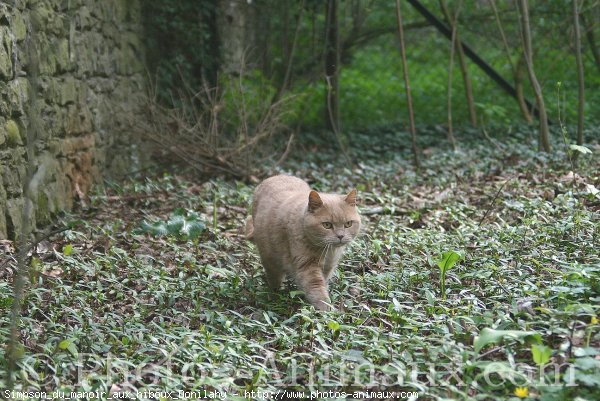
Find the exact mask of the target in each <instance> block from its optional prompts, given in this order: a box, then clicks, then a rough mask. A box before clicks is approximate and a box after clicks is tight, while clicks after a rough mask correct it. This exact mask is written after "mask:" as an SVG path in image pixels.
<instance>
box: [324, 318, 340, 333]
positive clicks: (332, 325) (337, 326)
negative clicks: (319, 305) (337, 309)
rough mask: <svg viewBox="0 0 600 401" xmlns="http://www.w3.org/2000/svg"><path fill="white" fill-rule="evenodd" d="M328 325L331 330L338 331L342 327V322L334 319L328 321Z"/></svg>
mask: <svg viewBox="0 0 600 401" xmlns="http://www.w3.org/2000/svg"><path fill="white" fill-rule="evenodd" d="M327 327H329V329H330V330H333V331H338V330H339V329H340V324H339V323H338V322H336V321H334V320H330V321H329V322H328V323H327Z"/></svg>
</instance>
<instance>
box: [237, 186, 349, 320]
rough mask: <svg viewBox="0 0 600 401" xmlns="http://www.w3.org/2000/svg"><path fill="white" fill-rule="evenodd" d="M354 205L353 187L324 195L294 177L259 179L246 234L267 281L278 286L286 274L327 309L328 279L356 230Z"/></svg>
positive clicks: (313, 302) (273, 287) (314, 301)
mask: <svg viewBox="0 0 600 401" xmlns="http://www.w3.org/2000/svg"><path fill="white" fill-rule="evenodd" d="M355 205H356V190H355V189H353V190H352V191H350V193H349V194H348V195H336V194H324V193H317V192H316V191H311V189H310V187H309V186H308V184H307V183H306V182H304V181H302V180H301V179H299V178H296V177H291V176H286V175H277V176H274V177H271V178H268V179H266V180H264V181H263V182H262V183H261V184H260V185H259V186H258V187H257V188H256V191H255V192H254V198H253V202H252V216H251V217H248V219H247V221H246V238H247V239H249V240H251V241H253V242H254V243H255V244H256V246H257V247H258V252H259V254H260V258H261V260H262V264H263V267H264V268H265V273H266V276H267V282H268V284H269V286H270V287H271V288H272V289H274V290H276V289H279V287H281V284H282V282H283V280H284V278H285V277H286V276H290V277H291V278H293V279H294V281H295V282H296V283H297V285H298V286H299V287H300V288H301V289H302V290H303V291H304V293H305V294H306V298H307V300H308V301H309V302H310V303H311V304H312V305H314V306H315V307H316V308H318V309H320V310H329V309H331V308H332V307H331V301H330V298H329V293H328V290H327V282H328V280H329V279H330V278H331V276H332V275H333V272H334V271H335V267H336V266H337V263H338V261H339V260H340V258H341V256H342V254H343V252H344V249H345V248H346V246H347V245H348V244H349V243H350V242H351V241H352V240H353V239H354V237H356V235H357V234H358V232H359V230H360V216H359V215H358V212H357V211H356V207H355Z"/></svg>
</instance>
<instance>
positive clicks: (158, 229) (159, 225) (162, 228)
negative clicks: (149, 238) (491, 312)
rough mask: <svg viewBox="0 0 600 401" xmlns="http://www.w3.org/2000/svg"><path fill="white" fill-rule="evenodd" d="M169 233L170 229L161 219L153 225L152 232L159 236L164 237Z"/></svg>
mask: <svg viewBox="0 0 600 401" xmlns="http://www.w3.org/2000/svg"><path fill="white" fill-rule="evenodd" d="M168 233H169V229H168V228H167V225H166V224H165V223H164V222H162V221H159V222H156V223H154V224H153V225H152V234H154V235H156V236H157V237H164V236H165V235H167V234H168Z"/></svg>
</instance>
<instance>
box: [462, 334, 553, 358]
mask: <svg viewBox="0 0 600 401" xmlns="http://www.w3.org/2000/svg"><path fill="white" fill-rule="evenodd" d="M505 339H510V340H517V341H520V342H527V343H532V342H533V343H538V344H539V343H541V341H542V336H541V334H540V333H537V332H535V331H523V330H494V329H490V328H488V327H486V328H484V329H483V330H481V332H480V333H479V335H478V336H477V337H475V341H474V342H473V350H474V351H475V352H476V353H477V352H479V351H481V349H482V348H483V347H485V346H486V345H489V344H496V343H499V342H501V341H503V340H505ZM532 350H533V348H532ZM532 352H533V351H532ZM534 360H535V357H534ZM536 363H537V362H536Z"/></svg>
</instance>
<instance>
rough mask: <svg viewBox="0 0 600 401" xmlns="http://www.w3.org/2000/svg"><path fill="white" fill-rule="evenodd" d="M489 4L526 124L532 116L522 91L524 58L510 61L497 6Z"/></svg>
mask: <svg viewBox="0 0 600 401" xmlns="http://www.w3.org/2000/svg"><path fill="white" fill-rule="evenodd" d="M489 1H490V6H492V10H493V11H494V17H495V19H496V26H497V27H498V31H499V32H500V38H501V39H502V47H503V48H504V52H505V53H506V59H507V60H508V62H509V64H510V68H511V70H512V73H513V79H514V81H515V90H516V93H515V99H516V100H517V103H518V104H519V109H520V110H521V114H522V115H523V118H525V121H527V124H529V125H531V124H532V123H533V117H532V116H531V110H529V108H528V107H527V101H526V100H525V95H524V93H523V67H524V65H523V63H524V62H525V59H524V58H523V55H521V56H520V57H519V61H518V62H517V64H516V65H515V63H514V62H513V61H512V58H511V54H510V47H509V46H508V40H506V34H505V33H504V28H502V21H501V20H500V14H499V13H498V8H497V7H496V2H495V1H494V0H489Z"/></svg>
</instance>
